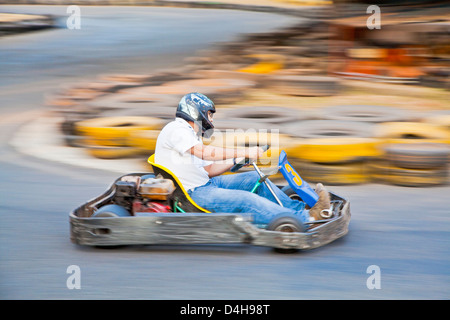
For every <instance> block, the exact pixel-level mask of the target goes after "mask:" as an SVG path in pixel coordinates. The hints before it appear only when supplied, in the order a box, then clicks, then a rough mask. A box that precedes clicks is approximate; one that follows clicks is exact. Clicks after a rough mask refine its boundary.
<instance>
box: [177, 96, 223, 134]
mask: <svg viewBox="0 0 450 320" xmlns="http://www.w3.org/2000/svg"><path fill="white" fill-rule="evenodd" d="M208 112H212V113H214V112H216V107H215V106H214V103H213V102H212V101H211V99H209V98H208V97H207V96H205V95H204V94H201V93H197V92H192V93H188V94H186V95H185V96H184V97H183V98H181V100H180V103H179V104H178V108H177V113H176V116H177V117H180V118H183V119H184V120H186V121H193V122H196V123H197V124H198V125H199V126H200V124H201V128H202V131H201V132H202V135H204V136H206V137H209V136H211V134H212V133H213V129H214V125H213V124H212V122H211V121H209V119H208Z"/></svg>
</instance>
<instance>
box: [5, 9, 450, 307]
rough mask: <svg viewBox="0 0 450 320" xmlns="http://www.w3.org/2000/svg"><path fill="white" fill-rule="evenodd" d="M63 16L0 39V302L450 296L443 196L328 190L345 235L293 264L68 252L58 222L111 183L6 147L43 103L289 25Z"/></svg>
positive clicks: (201, 248) (107, 12)
mask: <svg viewBox="0 0 450 320" xmlns="http://www.w3.org/2000/svg"><path fill="white" fill-rule="evenodd" d="M9 8H11V7H9ZM65 9H66V8H65V7H53V8H46V7H35V8H31V9H30V8H26V7H20V9H17V10H22V12H32V11H34V12H47V11H48V10H51V12H52V13H55V14H58V15H60V16H62V19H61V21H60V22H61V24H62V26H63V27H62V28H60V29H55V30H48V31H42V32H37V33H32V34H24V35H20V36H14V37H5V38H2V39H0V48H1V50H0V73H1V77H0V98H1V101H0V113H1V120H0V124H1V126H0V130H1V135H0V181H1V184H0V298H1V299H4V300H5V299H6V300H8V299H151V300H161V299H167V300H171V299H219V300H227V299H275V300H279V299H286V300H292V299H295V300H296V299H449V298H450V250H449V248H450V209H449V208H450V201H449V198H448V195H449V194H450V187H448V186H442V187H433V188H405V187H395V186H389V185H381V184H380V185H378V184H370V185H361V186H346V187H344V186H341V187H330V189H331V190H332V191H334V192H336V193H338V194H339V195H341V196H344V197H346V198H348V199H349V200H350V201H351V211H352V221H351V222H350V232H349V234H348V235H347V236H346V237H344V238H342V239H339V240H338V241H335V242H333V243H331V244H329V245H327V246H325V247H322V248H318V249H314V250H311V251H303V252H299V253H296V254H291V255H282V254H277V253H274V252H273V251H272V250H271V249H269V248H264V247H254V246H249V245H189V246H161V245H158V246H132V247H122V248H117V249H113V250H104V249H98V248H90V247H80V246H76V245H74V244H72V243H71V242H70V240H69V219H68V213H69V212H70V211H71V210H72V209H74V208H75V207H77V206H78V205H80V204H81V203H83V202H85V201H86V200H88V199H91V198H92V197H94V196H97V195H99V194H100V193H102V192H103V191H104V190H106V188H107V187H108V186H109V184H110V183H111V182H112V181H113V180H114V179H115V178H116V176H117V174H116V173H113V172H108V171H102V170H93V169H86V168H79V167H76V166H69V165H64V164H61V163H57V162H50V161H44V160H40V159H37V158H33V157H32V156H29V155H24V154H21V153H19V152H17V151H16V150H15V149H13V148H12V147H11V146H10V144H9V141H10V140H11V139H12V138H13V137H14V133H15V132H16V131H17V130H18V129H19V128H20V127H21V126H22V125H24V124H25V123H27V121H30V120H32V119H34V118H35V117H36V116H38V115H39V113H40V112H41V110H42V109H43V108H44V106H43V98H44V95H45V93H46V92H52V90H55V89H57V88H58V86H59V85H61V84H64V83H66V82H71V81H74V80H80V79H87V78H89V79H92V78H95V76H96V75H98V74H100V73H107V72H111V73H118V72H124V73H138V71H140V72H147V71H148V72H150V71H152V70H154V69H155V68H162V67H176V66H179V65H182V63H183V62H182V60H183V58H184V57H188V56H192V55H194V54H195V52H196V50H198V49H202V48H207V47H208V46H210V45H212V44H214V43H216V42H217V41H218V40H221V41H222V40H223V41H226V40H230V39H233V38H234V37H236V36H238V34H239V33H241V32H255V31H263V30H269V29H271V28H276V27H279V26H283V25H287V24H289V23H292V22H293V21H294V20H293V18H292V17H284V16H280V15H273V14H268V13H252V12H240V11H234V10H233V11H231V10H230V11H228V10H219V11H208V10H204V9H179V8H178V9H177V8H131V7H126V8H95V7H90V8H86V9H84V8H82V28H81V29H80V30H67V29H65V28H64V24H65V20H64V19H65V16H66V12H65ZM71 265H76V266H78V267H79V268H80V271H81V277H80V280H81V281H80V284H81V288H80V289H68V287H67V280H68V278H69V276H70V274H68V273H67V268H68V267H69V266H71ZM370 266H377V267H378V268H379V271H380V273H379V276H380V277H379V278H378V279H379V280H380V281H379V282H378V283H379V284H380V288H378V289H377V288H375V289H369V287H368V286H367V281H368V279H369V282H371V281H370V279H372V278H370V277H371V276H372V275H373V273H372V272H373V271H370V270H371V269H370V268H369V267H370ZM368 268H369V269H368ZM368 270H369V272H368ZM372 283H373V282H372Z"/></svg>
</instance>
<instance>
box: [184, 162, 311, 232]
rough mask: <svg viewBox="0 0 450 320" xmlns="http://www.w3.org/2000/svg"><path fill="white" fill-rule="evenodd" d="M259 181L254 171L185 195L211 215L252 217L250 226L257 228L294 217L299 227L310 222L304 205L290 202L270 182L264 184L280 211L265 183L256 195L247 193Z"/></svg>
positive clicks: (215, 180) (212, 182)
mask: <svg viewBox="0 0 450 320" xmlns="http://www.w3.org/2000/svg"><path fill="white" fill-rule="evenodd" d="M259 178H260V177H259V175H258V173H257V172H256V171H250V172H244V173H239V174H230V175H221V176H217V177H214V178H211V179H210V180H209V181H208V182H207V183H206V184H205V185H203V186H200V187H197V188H194V189H193V190H189V191H188V192H189V195H190V196H191V198H192V199H193V200H194V201H195V202H196V203H197V204H198V205H199V206H201V207H203V208H205V209H207V210H209V211H211V212H220V213H239V212H242V213H251V214H252V216H253V223H254V224H256V225H260V226H266V225H267V224H268V223H269V222H270V221H271V220H272V219H273V218H274V217H276V216H279V215H294V216H296V217H297V218H298V220H300V222H302V223H304V222H307V221H309V211H308V210H305V203H304V202H301V201H298V200H293V199H291V198H289V197H288V196H287V195H286V194H285V193H284V192H283V191H281V190H280V189H279V188H278V187H277V186H276V185H274V184H273V183H272V182H271V181H269V180H267V182H268V183H269V184H270V185H271V187H272V189H273V191H274V192H275V194H276V195H277V197H278V199H279V200H280V201H281V203H282V204H283V207H282V206H280V205H279V204H278V202H277V201H276V199H275V198H274V196H273V195H272V193H271V192H270V190H269V188H267V186H266V185H265V184H264V183H262V184H261V185H260V186H259V187H258V189H257V190H256V192H255V193H252V192H250V191H251V190H252V189H253V187H254V186H255V184H256V182H257V181H258V180H259Z"/></svg>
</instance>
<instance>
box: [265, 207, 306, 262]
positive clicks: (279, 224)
mask: <svg viewBox="0 0 450 320" xmlns="http://www.w3.org/2000/svg"><path fill="white" fill-rule="evenodd" d="M267 230H271V231H278V232H303V231H304V230H305V228H304V227H303V226H302V224H301V223H300V222H299V221H298V220H297V219H295V218H293V217H289V216H282V217H279V218H275V219H274V220H272V221H271V222H270V223H269V225H268V226H267ZM273 250H274V251H275V252H278V253H295V252H298V251H299V249H284V248H274V249H273Z"/></svg>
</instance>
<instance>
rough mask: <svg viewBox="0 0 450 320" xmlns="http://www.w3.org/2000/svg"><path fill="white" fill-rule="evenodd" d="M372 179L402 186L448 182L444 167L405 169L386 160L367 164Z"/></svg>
mask: <svg viewBox="0 0 450 320" xmlns="http://www.w3.org/2000/svg"><path fill="white" fill-rule="evenodd" d="M369 166H370V168H371V172H372V179H373V180H374V181H376V182H383V183H388V184H394V185H398V186H404V187H426V186H436V185H444V184H447V182H448V170H447V168H446V167H442V168H436V169H407V168H399V167H397V166H393V165H392V164H390V163H389V162H387V161H377V162H372V163H370V164H369Z"/></svg>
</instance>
